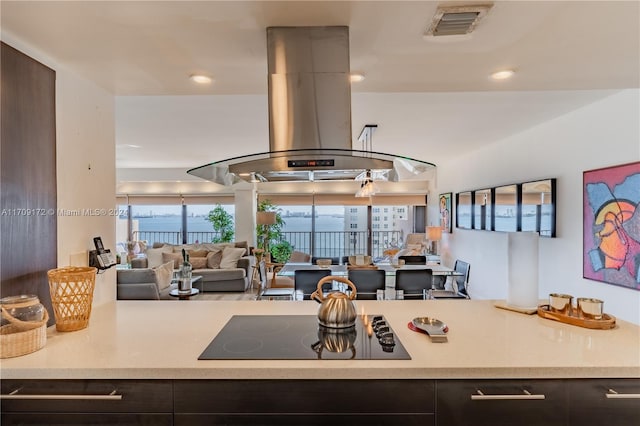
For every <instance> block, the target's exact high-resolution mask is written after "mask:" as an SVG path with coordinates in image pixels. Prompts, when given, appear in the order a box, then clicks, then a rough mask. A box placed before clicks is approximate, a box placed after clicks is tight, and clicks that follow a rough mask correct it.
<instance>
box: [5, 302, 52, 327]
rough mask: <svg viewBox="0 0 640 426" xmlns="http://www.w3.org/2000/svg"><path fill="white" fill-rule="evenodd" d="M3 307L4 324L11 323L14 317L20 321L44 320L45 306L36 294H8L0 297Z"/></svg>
mask: <svg viewBox="0 0 640 426" xmlns="http://www.w3.org/2000/svg"><path fill="white" fill-rule="evenodd" d="M0 307H2V324H1V325H5V324H9V323H10V322H12V318H15V319H17V320H20V321H35V322H37V321H42V319H43V318H44V312H45V309H44V306H43V305H42V304H41V303H40V299H38V296H36V295H34V294H20V295H17V296H7V297H3V298H2V299H0Z"/></svg>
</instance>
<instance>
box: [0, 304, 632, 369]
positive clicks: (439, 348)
mask: <svg viewBox="0 0 640 426" xmlns="http://www.w3.org/2000/svg"><path fill="white" fill-rule="evenodd" d="M318 306H319V305H318V304H317V303H316V302H313V301H298V302H290V301H260V302H254V301H243V302H220V301H195V300H193V301H118V302H112V303H109V304H106V305H102V306H99V307H97V308H94V310H93V312H92V314H91V319H90V323H89V326H88V327H87V328H86V329H84V330H80V331H74V332H66V333H63V332H57V331H56V330H55V327H50V328H49V331H48V339H47V344H46V346H45V347H44V348H43V349H41V350H39V351H37V352H34V353H32V354H28V355H24V356H21V357H17V358H9V359H3V360H0V362H1V364H0V365H1V368H0V374H1V377H2V378H3V379H76V378H77V379H82V378H87V379H134V378H136V379H284V378H287V379H292V378H295V379H305V378H306V379H360V378H361V379H386V378H401V379H402V378H406V379H409V378H412V379H413V378H415V379H418V378H591V377H593V378H597V377H635V378H638V377H640V327H638V326H636V325H634V324H631V323H628V322H625V321H620V320H618V325H617V327H616V328H615V329H613V330H591V329H586V328H581V327H576V326H572V325H568V324H563V323H559V322H556V321H551V320H547V319H543V318H540V317H538V316H537V315H524V314H519V313H515V312H511V311H506V310H502V309H497V308H495V307H494V306H493V301H488V300H485V301H476V300H434V301H431V300H427V301H357V302H356V306H357V309H358V312H361V309H362V308H364V310H365V312H366V313H367V314H383V315H385V317H386V318H387V320H388V321H389V323H390V325H391V327H392V328H393V329H394V331H395V332H396V335H397V337H398V338H399V339H400V341H401V342H402V344H403V345H404V347H405V348H406V349H407V351H408V352H409V354H410V355H411V357H412V359H411V360H384V361H381V360H294V361H291V360H289V361H249V360H242V361H226V360H224V361H209V360H207V361H199V360H198V359H197V358H198V356H199V355H200V354H201V353H202V351H203V350H204V349H205V348H206V347H207V345H208V344H209V343H210V342H211V340H212V339H213V338H214V337H215V336H216V334H217V333H218V331H219V330H220V329H221V328H222V327H223V326H224V325H225V324H226V322H227V320H228V319H229V318H230V317H231V316H232V315H268V314H273V315H287V314H289V315H304V314H315V313H316V312H317V309H318ZM417 316H430V317H435V318H438V319H440V320H442V321H444V322H445V323H446V324H447V325H448V326H449V333H448V337H449V342H448V343H432V342H431V341H430V340H429V337H427V336H426V335H423V334H418V333H416V332H413V331H411V330H409V329H408V328H407V323H408V322H409V321H410V320H411V319H412V318H414V317H417Z"/></svg>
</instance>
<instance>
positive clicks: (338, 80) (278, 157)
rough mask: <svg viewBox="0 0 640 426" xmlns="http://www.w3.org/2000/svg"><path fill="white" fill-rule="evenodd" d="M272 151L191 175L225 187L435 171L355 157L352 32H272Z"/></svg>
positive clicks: (402, 161)
mask: <svg viewBox="0 0 640 426" xmlns="http://www.w3.org/2000/svg"><path fill="white" fill-rule="evenodd" d="M267 62H268V72H269V151H268V152H263V153H258V154H252V155H246V156H241V157H234V158H229V159H226V160H222V161H217V162H214V163H211V164H207V165H204V166H201V167H197V168H194V169H191V170H188V173H190V174H192V175H194V176H198V177H201V178H203V179H207V180H211V181H213V182H217V183H220V184H223V185H233V184H235V183H238V182H240V181H242V180H244V181H247V182H282V181H326V180H354V179H363V178H364V175H365V172H366V171H367V170H370V171H371V173H372V175H373V176H374V178H375V179H376V180H388V181H400V180H410V179H416V178H419V176H420V175H422V174H423V173H425V172H428V171H430V170H433V169H434V168H435V166H434V165H433V164H431V163H428V162H424V161H419V160H414V159H411V158H406V157H397V156H395V155H391V154H385V153H379V152H372V151H370V150H353V149H352V142H351V134H352V132H351V82H350V65H349V28H348V27H344V26H338V27H271V28H267Z"/></svg>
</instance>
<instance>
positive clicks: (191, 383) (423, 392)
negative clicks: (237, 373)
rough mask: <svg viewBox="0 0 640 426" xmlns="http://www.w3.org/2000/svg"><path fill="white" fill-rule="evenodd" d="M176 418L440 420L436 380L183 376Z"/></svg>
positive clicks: (182, 421)
mask: <svg viewBox="0 0 640 426" xmlns="http://www.w3.org/2000/svg"><path fill="white" fill-rule="evenodd" d="M174 408H175V417H174V424H175V425H177V426H184V425H215V424H225V425H301V424H304V425H316V424H317V425H320V424H331V425H367V426H374V425H421V426H428V425H435V415H434V413H435V411H434V410H435V388H434V382H433V381H432V380H217V381H205V380H187V381H182V380H178V381H176V382H175V383H174Z"/></svg>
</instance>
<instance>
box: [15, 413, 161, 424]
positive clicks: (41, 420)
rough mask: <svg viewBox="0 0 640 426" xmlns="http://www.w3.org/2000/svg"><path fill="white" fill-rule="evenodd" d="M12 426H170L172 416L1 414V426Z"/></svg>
mask: <svg viewBox="0 0 640 426" xmlns="http://www.w3.org/2000/svg"><path fill="white" fill-rule="evenodd" d="M14 425H15V426H17V425H21V426H22V425H42V426H44V425H46V426H51V425H78V426H86V425H118V426H172V425H173V414H169V413H167V414H131V413H120V414H105V413H11V414H7V413H3V414H2V426H14Z"/></svg>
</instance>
